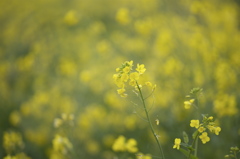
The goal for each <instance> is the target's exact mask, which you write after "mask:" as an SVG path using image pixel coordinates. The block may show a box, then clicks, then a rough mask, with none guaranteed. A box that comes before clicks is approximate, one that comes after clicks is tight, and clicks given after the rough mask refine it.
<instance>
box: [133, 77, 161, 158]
mask: <svg viewBox="0 0 240 159" xmlns="http://www.w3.org/2000/svg"><path fill="white" fill-rule="evenodd" d="M136 84H137V88H138V91H139V93H140V98H141V101H142V103H143V107H144V110H145V113H146V117H147V120H148V123H149V126H150V128H151V131H152V133H153V136H154V137H155V139H156V141H157V144H158V148H159V150H160V152H161V155H162V158H163V159H165V157H164V153H163V150H162V146H161V144H160V142H159V140H158V135H157V134H156V133H155V131H154V129H153V125H152V122H151V120H150V117H149V114H148V110H147V107H146V104H145V100H144V98H143V94H142V91H141V88H140V87H139V85H138V82H137V81H136Z"/></svg>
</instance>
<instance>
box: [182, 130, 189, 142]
mask: <svg viewBox="0 0 240 159" xmlns="http://www.w3.org/2000/svg"><path fill="white" fill-rule="evenodd" d="M183 141H184V142H185V143H186V144H188V142H189V137H188V134H187V133H186V132H185V131H183Z"/></svg>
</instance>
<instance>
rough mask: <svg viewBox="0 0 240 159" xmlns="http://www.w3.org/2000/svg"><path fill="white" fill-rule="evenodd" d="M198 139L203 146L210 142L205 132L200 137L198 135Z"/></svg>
mask: <svg viewBox="0 0 240 159" xmlns="http://www.w3.org/2000/svg"><path fill="white" fill-rule="evenodd" d="M199 138H200V139H201V140H202V143H203V144H206V142H208V141H210V138H209V137H208V134H207V132H204V133H202V135H200V136H199Z"/></svg>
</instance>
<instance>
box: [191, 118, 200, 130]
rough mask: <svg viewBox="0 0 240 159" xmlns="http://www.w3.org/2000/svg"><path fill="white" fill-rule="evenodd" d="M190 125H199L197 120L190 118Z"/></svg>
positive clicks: (196, 126)
mask: <svg viewBox="0 0 240 159" xmlns="http://www.w3.org/2000/svg"><path fill="white" fill-rule="evenodd" d="M190 126H191V127H195V128H196V129H197V128H198V127H199V120H191V123H190Z"/></svg>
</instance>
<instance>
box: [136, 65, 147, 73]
mask: <svg viewBox="0 0 240 159" xmlns="http://www.w3.org/2000/svg"><path fill="white" fill-rule="evenodd" d="M136 70H137V71H138V72H139V74H143V73H144V72H145V71H146V68H145V66H144V64H141V65H139V64H137V68H136Z"/></svg>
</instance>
